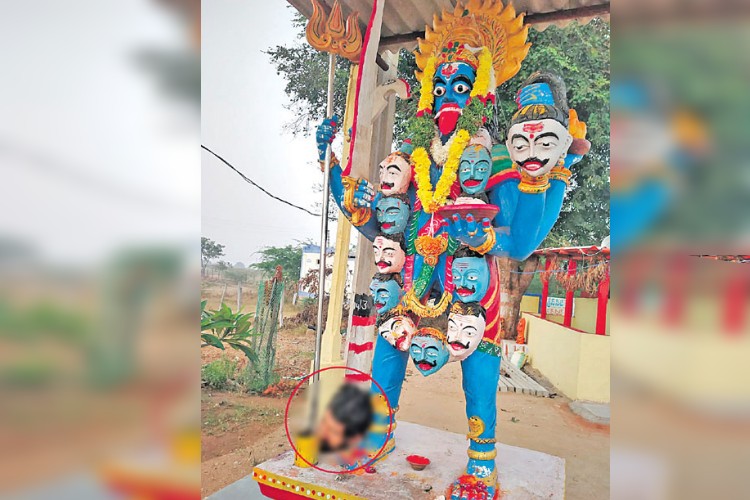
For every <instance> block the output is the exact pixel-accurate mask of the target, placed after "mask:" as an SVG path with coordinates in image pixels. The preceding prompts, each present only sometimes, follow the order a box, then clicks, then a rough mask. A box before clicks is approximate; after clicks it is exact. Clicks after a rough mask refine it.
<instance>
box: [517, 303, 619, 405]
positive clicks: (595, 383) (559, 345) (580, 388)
mask: <svg viewBox="0 0 750 500" xmlns="http://www.w3.org/2000/svg"><path fill="white" fill-rule="evenodd" d="M523 317H524V318H526V321H527V325H528V326H527V328H528V330H527V333H526V339H527V342H528V346H529V347H528V354H529V363H530V364H531V366H533V367H534V368H536V369H537V370H539V371H540V372H541V373H542V375H544V376H545V377H546V378H547V379H548V380H549V381H550V382H551V383H552V384H553V385H554V386H555V387H556V388H557V389H558V390H559V391H560V392H562V393H563V394H565V395H566V396H567V397H569V398H571V399H581V400H586V401H595V402H609V382H610V378H609V345H610V337H609V336H604V335H594V334H589V333H581V332H578V331H575V330H571V329H569V328H565V327H564V326H562V325H558V324H556V323H554V322H552V321H546V320H543V319H541V318H539V317H537V316H532V315H530V314H527V313H524V314H523Z"/></svg>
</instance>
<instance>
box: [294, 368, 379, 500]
mask: <svg viewBox="0 0 750 500" xmlns="http://www.w3.org/2000/svg"><path fill="white" fill-rule="evenodd" d="M328 370H351V371H353V372H355V373H357V374H359V375H364V376H365V377H367V378H369V379H370V380H372V383H373V384H375V386H376V387H377V388H378V390H379V391H380V394H382V395H383V398H384V399H385V404H386V405H387V406H388V432H387V434H390V433H391V431H392V430H393V409H392V408H391V402H390V401H388V396H386V394H385V390H384V389H383V387H382V386H381V385H380V384H378V383H377V382H376V381H375V379H374V378H372V376H371V375H370V374H369V373H365V372H363V371H361V370H357V369H356V368H351V367H349V366H328V367H326V368H321V369H320V370H318V371H315V372H312V373H311V374H309V375H307V376H305V377H304V378H303V379H302V380H300V381H299V383H298V384H297V385H296V386H295V387H294V390H292V393H291V394H290V395H289V399H288V400H287V402H286V410H284V431H285V432H286V440H287V441H288V442H289V445H290V446H291V447H292V449H293V450H294V453H295V456H297V457H299V458H300V459H301V460H302V461H303V462H305V463H306V464H307V465H309V466H310V467H312V468H313V469H316V470H319V471H321V472H327V473H329V474H352V473H354V472H357V471H359V470H363V469H365V468H367V467H369V466H370V465H372V464H373V463H375V462H376V461H377V460H378V458H380V456H381V455H382V454H383V452H385V447H386V446H387V445H388V440H387V439H386V440H385V442H384V443H383V446H382V448H380V450H378V452H377V454H376V455H375V456H374V457H372V458H371V459H370V460H369V461H368V462H366V463H364V464H362V465H360V466H359V467H357V468H355V469H352V470H329V469H324V468H322V467H318V466H317V465H313V464H311V463H310V462H308V460H307V459H306V458H305V457H303V456H302V455H300V453H299V451H297V447H296V446H294V442H293V441H292V436H291V435H290V433H289V408H290V407H291V405H292V399H294V396H296V395H297V393H298V392H299V390H300V388H301V387H302V384H304V383H305V382H307V380H308V379H310V378H311V377H313V376H315V375H316V374H318V373H322V372H324V371H328ZM332 498H336V497H332Z"/></svg>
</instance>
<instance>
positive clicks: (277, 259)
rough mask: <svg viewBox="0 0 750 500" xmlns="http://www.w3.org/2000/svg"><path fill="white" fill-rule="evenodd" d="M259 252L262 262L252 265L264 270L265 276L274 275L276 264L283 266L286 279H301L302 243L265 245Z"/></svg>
mask: <svg viewBox="0 0 750 500" xmlns="http://www.w3.org/2000/svg"><path fill="white" fill-rule="evenodd" d="M258 253H259V254H260V262H256V263H255V264H251V265H250V267H252V268H254V269H258V270H260V271H262V272H263V275H264V276H266V277H271V276H273V275H274V273H275V272H276V266H281V269H282V272H283V276H284V280H286V281H293V280H295V281H296V280H298V279H299V273H300V269H301V267H302V245H287V246H285V247H264V248H263V249H261V250H260V251H259V252H258Z"/></svg>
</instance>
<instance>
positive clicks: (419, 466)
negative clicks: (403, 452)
mask: <svg viewBox="0 0 750 500" xmlns="http://www.w3.org/2000/svg"><path fill="white" fill-rule="evenodd" d="M406 461H407V462H409V465H411V468H412V469H414V470H424V468H425V467H427V466H428V465H430V459H429V458H427V457H423V456H421V455H409V456H408V457H406Z"/></svg>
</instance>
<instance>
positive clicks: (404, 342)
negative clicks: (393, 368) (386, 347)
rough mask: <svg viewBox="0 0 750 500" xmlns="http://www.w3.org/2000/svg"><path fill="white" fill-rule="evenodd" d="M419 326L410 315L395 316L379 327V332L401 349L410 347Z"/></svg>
mask: <svg viewBox="0 0 750 500" xmlns="http://www.w3.org/2000/svg"><path fill="white" fill-rule="evenodd" d="M416 331H417V327H416V326H415V325H414V322H413V321H412V320H411V318H410V317H409V316H394V317H392V318H390V319H388V320H387V321H385V322H384V323H383V324H381V325H380V326H379V327H378V334H379V335H380V336H381V337H383V338H384V339H385V340H386V341H387V342H388V343H389V344H391V345H392V346H393V347H395V348H396V349H398V350H399V351H403V352H406V351H407V350H408V349H409V344H410V343H411V339H412V337H413V336H414V334H415V333H416Z"/></svg>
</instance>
